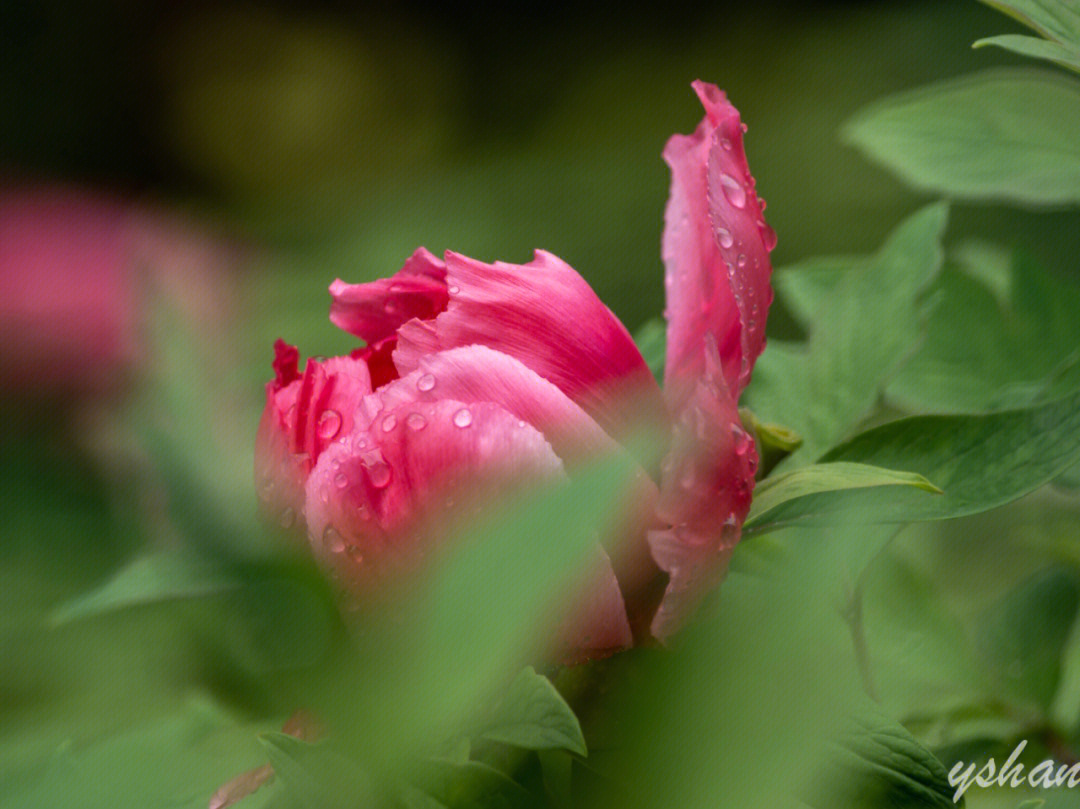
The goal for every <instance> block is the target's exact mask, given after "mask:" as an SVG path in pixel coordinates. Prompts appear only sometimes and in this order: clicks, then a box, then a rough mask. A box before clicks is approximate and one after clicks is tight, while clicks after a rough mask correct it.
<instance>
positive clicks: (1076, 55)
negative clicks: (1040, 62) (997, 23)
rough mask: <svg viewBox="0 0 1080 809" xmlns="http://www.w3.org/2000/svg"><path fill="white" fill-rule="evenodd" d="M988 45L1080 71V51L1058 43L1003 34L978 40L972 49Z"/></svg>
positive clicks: (1020, 35)
mask: <svg viewBox="0 0 1080 809" xmlns="http://www.w3.org/2000/svg"><path fill="white" fill-rule="evenodd" d="M988 45H989V46H994V47H998V48H1004V49H1005V50H1007V51H1012V52H1013V53H1017V54H1019V55H1021V56H1030V57H1031V58H1033V59H1045V60H1046V61H1048V62H1053V63H1054V64H1057V65H1060V66H1061V67H1064V68H1067V69H1069V70H1076V71H1080V51H1077V50H1075V49H1073V48H1068V47H1066V46H1064V45H1059V44H1058V43H1057V42H1050V41H1048V40H1045V39H1039V38H1038V37H1028V36H1023V35H1022V34H1002V35H1001V36H996V37H985V38H983V39H980V40H977V41H976V42H975V43H974V44H972V46H971V47H973V48H984V47H986V46H988Z"/></svg>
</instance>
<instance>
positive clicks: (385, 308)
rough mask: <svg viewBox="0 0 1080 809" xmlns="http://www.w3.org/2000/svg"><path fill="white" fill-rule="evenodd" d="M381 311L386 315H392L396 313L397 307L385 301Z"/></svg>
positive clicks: (391, 302)
mask: <svg viewBox="0 0 1080 809" xmlns="http://www.w3.org/2000/svg"><path fill="white" fill-rule="evenodd" d="M383 311H384V312H386V314H388V315H392V314H394V313H395V312H397V306H396V305H395V304H394V302H393V301H387V302H386V303H385V304H383Z"/></svg>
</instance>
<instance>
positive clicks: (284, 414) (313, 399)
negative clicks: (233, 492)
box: [255, 340, 371, 528]
mask: <svg viewBox="0 0 1080 809" xmlns="http://www.w3.org/2000/svg"><path fill="white" fill-rule="evenodd" d="M274 351H275V359H274V371H275V377H274V380H273V381H272V382H270V383H268V384H267V386H266V407H265V408H264V409H263V415H262V420H261V421H260V423H259V432H258V435H257V437H256V441H255V479H256V485H257V486H258V490H259V495H260V497H261V498H262V500H263V502H264V503H265V504H266V505H267V506H268V507H269V508H270V509H271V510H272V511H273V512H274V513H276V514H278V515H279V518H280V520H281V522H282V524H283V525H284V527H286V528H288V527H291V524H292V523H293V522H294V521H295V519H296V515H297V514H298V513H299V512H300V510H301V508H302V506H303V503H304V483H305V482H306V480H307V477H308V474H309V473H310V472H311V469H312V468H313V466H314V464H315V462H316V461H318V459H319V456H320V455H321V454H322V452H323V450H325V449H326V448H327V447H328V446H329V445H330V443H331V442H332V441H334V440H335V439H336V438H338V437H339V436H342V435H347V434H348V433H349V432H350V431H351V430H352V428H353V419H354V416H355V413H356V408H357V406H358V405H359V404H360V402H361V400H362V399H363V397H364V396H366V395H367V394H369V393H371V377H370V375H369V374H368V369H367V365H366V364H365V363H364V361H363V360H360V359H354V358H352V357H332V358H330V359H328V360H323V361H318V360H314V359H309V360H308V362H307V365H306V367H305V368H304V372H303V374H301V373H300V372H299V370H298V360H299V353H298V352H297V350H296V348H295V347H293V346H290V345H288V344H287V343H285V342H284V341H282V340H278V341H277V343H276V344H275V346H274Z"/></svg>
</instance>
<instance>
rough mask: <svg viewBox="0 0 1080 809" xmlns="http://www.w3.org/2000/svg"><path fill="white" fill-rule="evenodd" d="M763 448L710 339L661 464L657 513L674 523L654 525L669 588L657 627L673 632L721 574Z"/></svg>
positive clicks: (655, 548) (661, 632)
mask: <svg viewBox="0 0 1080 809" xmlns="http://www.w3.org/2000/svg"><path fill="white" fill-rule="evenodd" d="M757 463H758V458H757V448H756V446H755V445H754V440H753V439H752V438H751V437H750V435H749V434H748V433H747V432H746V431H745V430H744V429H743V428H742V423H741V421H740V420H739V412H738V409H737V407H736V403H735V399H734V397H733V395H732V392H731V390H730V388H729V387H728V385H727V382H726V381H725V379H724V376H723V372H722V368H721V365H720V359H719V356H718V354H717V352H716V348H715V345H713V344H712V343H711V340H710V341H709V342H708V343H707V345H706V353H705V371H704V374H703V375H702V376H701V378H700V379H699V380H698V382H697V384H696V385H695V386H694V389H693V391H692V392H691V393H690V394H689V396H688V397H687V398H686V399H685V402H684V404H683V407H682V410H681V411H680V413H679V415H678V418H677V419H676V421H675V424H674V427H673V440H672V448H671V451H670V453H669V454H668V456H667V458H665V459H664V463H663V466H662V473H663V474H662V479H661V485H660V501H659V503H658V505H657V509H656V511H657V516H658V517H659V518H660V519H661V520H662V521H663V522H664V523H665V524H667V525H669V526H670V527H669V528H665V529H661V530H655V531H650V532H649V536H648V539H649V544H650V546H651V548H652V553H653V559H655V561H656V564H657V565H658V566H659V567H660V568H661V569H662V570H665V571H667V573H668V576H669V581H668V586H667V590H666V591H665V593H664V598H663V600H662V602H661V604H660V608H659V609H658V610H657V613H656V616H655V617H654V618H653V622H652V633H653V635H654V636H655V637H657V638H660V639H664V638H667V637H669V636H671V635H672V634H674V633H675V632H676V631H677V630H678V629H679V627H680V626H681V625H682V624H683V623H684V622H685V620H686V619H687V618H688V617H689V616H690V614H691V613H692V612H693V611H694V609H695V608H696V607H697V605H698V603H699V602H700V600H701V599H702V598H703V597H704V596H705V595H706V594H707V593H708V592H709V591H710V590H711V589H713V588H714V587H715V586H716V585H717V584H719V582H720V580H721V579H722V578H723V576H724V573H725V572H726V571H727V565H728V561H729V559H730V556H731V551H732V550H733V548H734V547H735V544H736V543H737V542H738V541H739V533H740V530H741V527H742V523H743V520H744V519H746V513H747V511H749V509H750V498H751V493H752V492H753V488H754V473H755V472H756V471H757Z"/></svg>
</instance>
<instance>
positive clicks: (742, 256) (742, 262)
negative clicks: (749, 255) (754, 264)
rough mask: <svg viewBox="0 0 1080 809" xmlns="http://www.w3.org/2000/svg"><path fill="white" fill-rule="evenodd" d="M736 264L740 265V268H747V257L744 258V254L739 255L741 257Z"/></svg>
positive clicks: (736, 260)
mask: <svg viewBox="0 0 1080 809" xmlns="http://www.w3.org/2000/svg"><path fill="white" fill-rule="evenodd" d="M735 263H736V264H738V265H739V266H740V267H745V266H746V256H744V255H743V254H742V253H739V257H738V258H737V259H735Z"/></svg>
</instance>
